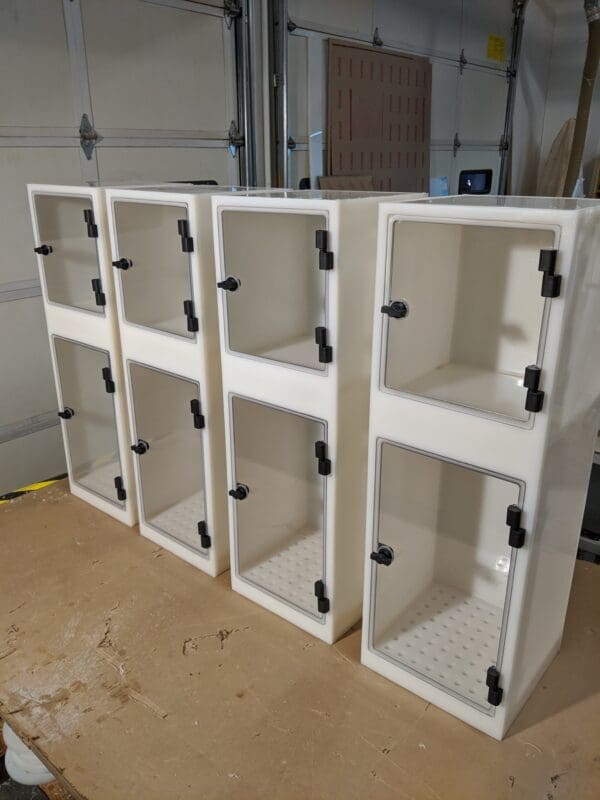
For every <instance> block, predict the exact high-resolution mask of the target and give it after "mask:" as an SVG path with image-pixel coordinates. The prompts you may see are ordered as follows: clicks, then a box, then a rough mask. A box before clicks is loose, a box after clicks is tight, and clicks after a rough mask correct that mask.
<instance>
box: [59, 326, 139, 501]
mask: <svg viewBox="0 0 600 800" xmlns="http://www.w3.org/2000/svg"><path fill="white" fill-rule="evenodd" d="M52 341H53V345H54V351H55V354H56V364H57V368H58V380H59V383H60V395H61V396H60V405H61V413H62V412H64V411H65V410H67V409H68V410H69V411H70V413H71V417H70V418H69V419H64V420H62V426H63V434H64V436H65V443H66V447H67V450H68V453H69V460H70V473H69V474H70V478H71V480H72V481H74V482H75V483H77V484H79V485H80V486H81V487H82V488H83V489H86V490H88V491H90V492H92V493H93V494H96V495H99V496H100V497H102V498H104V499H105V500H108V501H109V502H111V503H114V504H116V505H119V506H124V503H125V501H124V500H119V499H118V498H117V493H116V489H115V478H117V477H122V476H123V472H122V469H121V462H120V456H119V447H118V440H117V426H116V419H115V403H114V395H113V394H111V393H109V392H107V391H106V386H105V378H104V376H103V370H105V369H106V368H109V369H110V368H111V361H110V357H109V354H108V352H107V351H105V350H101V349H98V348H96V347H90V346H88V345H84V344H80V343H79V342H73V341H70V340H68V339H63V338H62V337H60V336H53V337H52Z"/></svg>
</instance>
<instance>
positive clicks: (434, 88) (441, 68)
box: [431, 61, 459, 144]
mask: <svg viewBox="0 0 600 800" xmlns="http://www.w3.org/2000/svg"><path fill="white" fill-rule="evenodd" d="M458 80H459V74H458V67H457V66H455V65H454V64H445V63H440V62H438V61H434V62H433V63H432V65H431V143H432V144H438V143H442V142H443V143H446V142H451V141H453V139H454V134H455V133H456V131H457V130H458V128H457V124H458V123H457V115H456V103H457V97H458Z"/></svg>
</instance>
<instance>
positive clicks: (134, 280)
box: [113, 198, 198, 339]
mask: <svg viewBox="0 0 600 800" xmlns="http://www.w3.org/2000/svg"><path fill="white" fill-rule="evenodd" d="M113 215H114V231H115V247H116V251H117V252H116V254H115V260H114V261H113V266H114V267H115V272H116V273H117V275H118V278H117V281H118V284H119V285H120V287H121V298H122V306H123V315H124V317H125V320H126V321H127V322H131V323H133V324H135V325H141V326H142V327H144V328H150V329H152V330H155V331H160V332H162V333H169V334H174V335H175V336H182V337H185V338H188V339H191V338H193V337H194V334H195V332H196V331H197V330H198V318H197V316H196V309H195V308H194V302H193V293H192V266H191V256H190V253H191V252H193V250H194V242H193V239H192V238H191V236H190V233H189V223H188V214H187V208H186V206H184V205H176V204H172V203H157V202H152V201H149V200H147V201H146V200H135V201H134V200H129V199H117V198H116V199H114V200H113Z"/></svg>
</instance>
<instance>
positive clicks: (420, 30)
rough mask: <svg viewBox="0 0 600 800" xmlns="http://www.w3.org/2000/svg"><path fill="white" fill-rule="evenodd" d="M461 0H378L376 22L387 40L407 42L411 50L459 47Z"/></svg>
mask: <svg viewBox="0 0 600 800" xmlns="http://www.w3.org/2000/svg"><path fill="white" fill-rule="evenodd" d="M460 11H461V0H403V2H401V3H399V2H398V0H377V2H376V3H375V11H374V23H373V24H374V25H376V26H378V27H379V30H380V32H381V33H382V36H383V37H384V41H386V40H387V41H390V42H394V43H395V44H403V43H404V44H405V45H406V46H407V47H408V48H409V49H410V50H411V51H412V52H435V53H443V54H445V55H449V56H451V57H454V58H456V56H457V54H458V52H459V51H460Z"/></svg>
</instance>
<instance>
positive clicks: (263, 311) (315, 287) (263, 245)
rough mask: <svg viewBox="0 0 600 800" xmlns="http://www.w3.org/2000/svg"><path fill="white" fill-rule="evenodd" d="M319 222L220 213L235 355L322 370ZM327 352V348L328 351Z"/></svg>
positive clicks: (305, 217) (313, 217) (309, 217)
mask: <svg viewBox="0 0 600 800" xmlns="http://www.w3.org/2000/svg"><path fill="white" fill-rule="evenodd" d="M326 228H327V220H326V218H325V217H324V216H321V215H317V214H293V213H279V212H277V213H270V212H265V211H232V210H231V211H223V213H222V235H223V259H224V270H225V278H226V279H229V280H230V281H231V280H233V281H235V282H236V283H237V286H234V284H231V286H234V288H233V290H232V289H227V288H223V291H224V292H225V295H226V303H227V333H228V345H229V348H230V349H231V350H233V351H235V352H237V353H245V354H246V355H249V356H254V357H257V358H264V359H267V360H269V361H278V362H281V363H284V364H293V365H297V366H301V367H309V368H311V369H320V370H322V369H325V363H326V362H324V361H320V360H319V345H318V344H317V343H316V339H315V329H316V328H324V327H326V318H325V308H326V303H325V292H326V276H327V270H325V269H319V258H320V253H319V250H318V249H317V247H316V232H317V231H318V230H325V229H326ZM327 344H328V345H329V343H327Z"/></svg>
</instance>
